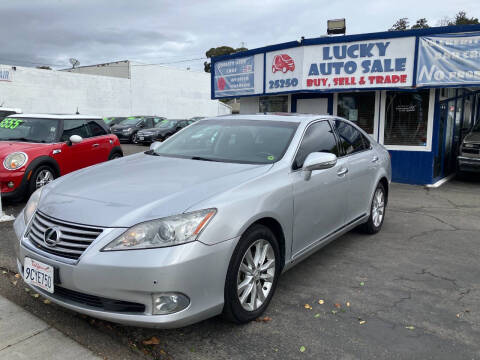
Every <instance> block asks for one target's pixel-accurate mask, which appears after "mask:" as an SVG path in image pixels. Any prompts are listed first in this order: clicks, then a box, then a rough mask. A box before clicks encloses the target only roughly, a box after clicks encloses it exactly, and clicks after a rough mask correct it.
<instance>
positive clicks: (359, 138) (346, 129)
mask: <svg viewBox="0 0 480 360" xmlns="http://www.w3.org/2000/svg"><path fill="white" fill-rule="evenodd" d="M334 128H335V131H336V133H337V135H338V138H339V142H340V147H341V149H342V150H343V153H344V158H345V159H346V167H347V169H348V182H349V186H348V206H347V212H346V221H347V223H348V222H352V221H355V220H357V219H358V218H360V217H362V216H363V215H365V214H367V213H368V211H369V208H370V201H371V196H372V192H373V189H374V187H375V186H376V184H374V181H375V176H376V174H377V171H378V167H379V159H378V156H377V155H376V153H375V152H374V150H373V148H372V146H370V141H369V140H368V139H367V138H366V137H365V136H364V135H363V134H362V133H361V132H360V131H359V130H358V129H356V128H355V127H354V126H352V125H350V124H349V123H347V122H346V121H343V120H340V119H337V120H335V122H334Z"/></svg>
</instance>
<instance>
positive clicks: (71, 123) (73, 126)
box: [60, 119, 90, 141]
mask: <svg viewBox="0 0 480 360" xmlns="http://www.w3.org/2000/svg"><path fill="white" fill-rule="evenodd" d="M72 135H80V136H81V137H82V138H88V137H90V132H89V131H88V128H87V122H86V121H85V120H79V119H75V120H64V121H63V133H62V137H61V139H60V140H61V141H67V140H68V139H70V136H72Z"/></svg>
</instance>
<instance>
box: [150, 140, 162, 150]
mask: <svg viewBox="0 0 480 360" xmlns="http://www.w3.org/2000/svg"><path fill="white" fill-rule="evenodd" d="M160 145H162V143H161V142H160V141H154V142H153V143H152V144H151V145H150V150H152V151H155V150H157V149H158V148H159V147H160Z"/></svg>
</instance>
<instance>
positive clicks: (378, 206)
mask: <svg viewBox="0 0 480 360" xmlns="http://www.w3.org/2000/svg"><path fill="white" fill-rule="evenodd" d="M379 194H380V195H379ZM378 196H380V197H381V200H383V201H381V200H380V198H379V197H378ZM387 200H388V199H387V192H386V190H385V186H383V184H382V183H379V184H378V185H377V187H376V188H375V191H374V193H373V198H372V203H371V204H370V216H369V217H368V221H367V222H366V223H365V224H363V225H362V226H361V230H362V231H363V232H365V233H367V234H376V233H377V232H379V231H380V229H381V228H382V225H383V221H384V220H385V210H386V205H387Z"/></svg>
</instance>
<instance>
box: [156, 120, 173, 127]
mask: <svg viewBox="0 0 480 360" xmlns="http://www.w3.org/2000/svg"><path fill="white" fill-rule="evenodd" d="M176 123H177V121H176V120H162V121H160V122H159V123H158V124H157V125H155V127H156V128H159V129H170V128H173V127H174V126H175V125H176Z"/></svg>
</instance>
